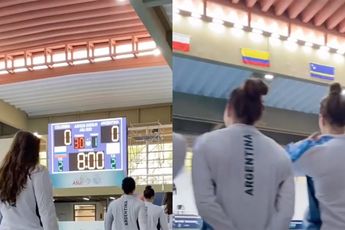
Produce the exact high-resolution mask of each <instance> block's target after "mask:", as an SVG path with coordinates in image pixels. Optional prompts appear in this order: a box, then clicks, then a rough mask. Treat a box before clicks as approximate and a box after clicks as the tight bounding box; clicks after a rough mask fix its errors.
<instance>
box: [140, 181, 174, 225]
mask: <svg viewBox="0 0 345 230" xmlns="http://www.w3.org/2000/svg"><path fill="white" fill-rule="evenodd" d="M144 198H145V207H146V211H147V229H150V230H155V229H158V230H160V229H161V230H168V229H169V228H168V220H167V218H168V217H167V216H166V215H165V214H164V209H163V208H162V207H160V206H158V205H154V204H153V201H154V198H155V190H153V188H152V186H151V185H148V186H146V188H145V190H144Z"/></svg>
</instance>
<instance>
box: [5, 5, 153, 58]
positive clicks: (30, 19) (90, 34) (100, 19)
mask: <svg viewBox="0 0 345 230" xmlns="http://www.w3.org/2000/svg"><path fill="white" fill-rule="evenodd" d="M0 15H1V17H0V55H3V54H8V53H12V52H20V51H25V50H28V49H30V50H31V49H39V48H44V47H46V46H56V45H59V44H61V45H63V44H66V43H71V42H78V41H82V42H85V41H88V40H94V39H100V38H101V39H106V38H110V36H111V37H112V38H116V36H131V35H140V34H147V30H146V28H145V26H144V25H143V23H142V22H141V20H140V19H139V17H138V15H137V14H136V12H135V10H134V9H133V7H132V6H131V5H130V3H129V2H128V1H126V0H125V1H123V0H121V1H120V0H59V1H49V0H21V1H19V0H11V1H9V0H7V1H6V0H5V1H0Z"/></svg>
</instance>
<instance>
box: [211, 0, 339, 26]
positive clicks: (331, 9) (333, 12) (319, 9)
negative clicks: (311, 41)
mask: <svg viewBox="0 0 345 230" xmlns="http://www.w3.org/2000/svg"><path fill="white" fill-rule="evenodd" d="M207 1H216V0H207ZM232 3H234V4H240V5H242V7H247V8H253V7H255V8H256V9H259V10H261V11H263V12H268V11H273V12H274V13H275V14H276V15H277V16H287V17H288V18H290V19H298V20H301V21H302V22H304V23H307V24H312V25H314V26H322V27H324V28H326V29H329V30H337V32H340V33H345V28H344V27H345V25H344V24H345V22H344V20H345V1H344V0H259V1H256V0H238V1H232ZM248 10H250V9H248Z"/></svg>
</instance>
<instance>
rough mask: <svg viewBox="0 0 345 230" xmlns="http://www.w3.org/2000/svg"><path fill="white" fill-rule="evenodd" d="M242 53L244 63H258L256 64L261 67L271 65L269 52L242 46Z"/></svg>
mask: <svg viewBox="0 0 345 230" xmlns="http://www.w3.org/2000/svg"><path fill="white" fill-rule="evenodd" d="M241 54H242V61H243V63H244V64H248V65H256V66H261V67H269V66H270V53H269V52H266V51H260V50H253V49H248V48H242V49H241Z"/></svg>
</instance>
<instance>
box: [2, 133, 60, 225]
mask: <svg viewBox="0 0 345 230" xmlns="http://www.w3.org/2000/svg"><path fill="white" fill-rule="evenodd" d="M39 148H40V139H39V138H38V137H36V136H35V135H33V134H32V133H30V132H26V131H19V132H17V133H16V135H15V136H14V140H13V143H12V145H11V147H10V150H9V151H8V153H7V154H6V156H5V158H4V160H3V162H2V164H1V166H0V217H1V222H0V230H42V229H43V230H57V229H58V225H57V219H56V213H55V206H54V202H53V194H52V186H51V182H50V179H49V174H48V171H47V169H46V168H44V167H43V166H41V165H40V164H39Z"/></svg>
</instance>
